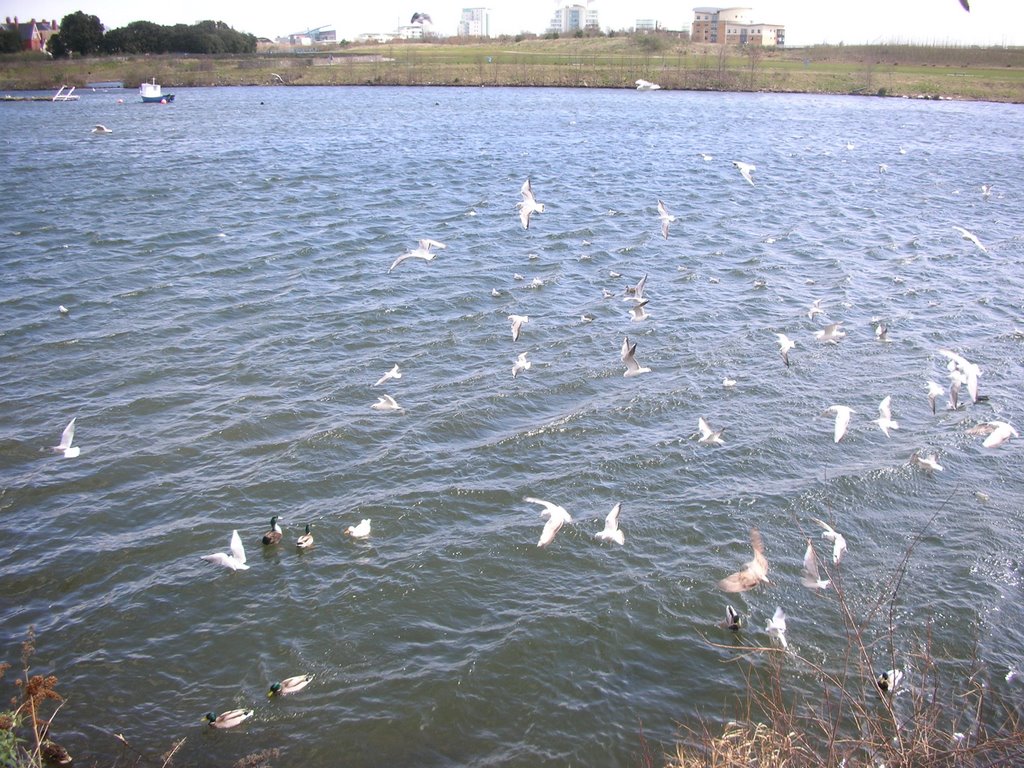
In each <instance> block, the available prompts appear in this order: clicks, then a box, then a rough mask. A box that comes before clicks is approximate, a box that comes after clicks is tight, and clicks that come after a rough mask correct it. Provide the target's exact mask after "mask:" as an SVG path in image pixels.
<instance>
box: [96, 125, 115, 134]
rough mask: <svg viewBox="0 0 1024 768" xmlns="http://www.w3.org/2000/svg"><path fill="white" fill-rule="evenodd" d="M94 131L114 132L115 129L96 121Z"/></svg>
mask: <svg viewBox="0 0 1024 768" xmlns="http://www.w3.org/2000/svg"><path fill="white" fill-rule="evenodd" d="M92 133H113V131H112V130H110V129H109V128H107V126H105V125H101V124H100V123H96V126H95V127H94V128H93V129H92Z"/></svg>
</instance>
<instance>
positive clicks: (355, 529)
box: [343, 517, 370, 539]
mask: <svg viewBox="0 0 1024 768" xmlns="http://www.w3.org/2000/svg"><path fill="white" fill-rule="evenodd" d="M343 533H344V534H345V535H346V536H351V537H352V538H353V539H365V538H367V537H368V536H369V535H370V518H368V517H364V518H363V519H362V520H360V521H359V525H350V526H349V527H348V528H346V529H345V530H344V531H343Z"/></svg>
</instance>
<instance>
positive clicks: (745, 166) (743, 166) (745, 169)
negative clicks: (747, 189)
mask: <svg viewBox="0 0 1024 768" xmlns="http://www.w3.org/2000/svg"><path fill="white" fill-rule="evenodd" d="M732 164H733V165H734V166H736V169H737V170H739V172H740V174H741V175H742V176H743V178H744V179H746V180H747V181H749V182H750V186H754V178H753V176H752V175H751V174H752V173H753V172H754V171H755V170H757V168H755V167H754V166H753V165H751V164H750V163H743V162H740V161H739V160H733V161H732Z"/></svg>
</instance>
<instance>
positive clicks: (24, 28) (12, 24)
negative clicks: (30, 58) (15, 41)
mask: <svg viewBox="0 0 1024 768" xmlns="http://www.w3.org/2000/svg"><path fill="white" fill-rule="evenodd" d="M2 26H3V27H4V28H5V29H13V30H14V31H15V32H17V33H18V35H19V36H20V37H21V47H22V49H23V50H26V51H45V50H46V43H47V41H48V40H49V39H50V38H51V37H53V36H54V35H56V34H57V33H58V32H60V27H59V26H58V24H57V21H56V19H51V20H50V21H45V20H44V21H36V20H35V19H32V20H31V21H22V22H19V21H18V17H17V16H15V17H14V19H13V20H12V19H11V17H10V16H8V17H7V23H6V24H4V25H2Z"/></svg>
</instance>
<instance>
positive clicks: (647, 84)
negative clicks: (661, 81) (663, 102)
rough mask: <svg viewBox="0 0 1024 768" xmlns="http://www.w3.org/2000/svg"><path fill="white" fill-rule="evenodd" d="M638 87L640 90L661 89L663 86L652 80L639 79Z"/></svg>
mask: <svg viewBox="0 0 1024 768" xmlns="http://www.w3.org/2000/svg"><path fill="white" fill-rule="evenodd" d="M636 89H637V90H638V91H660V90H661V86H660V85H658V84H657V83H652V82H651V81H650V80H637V81H636Z"/></svg>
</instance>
